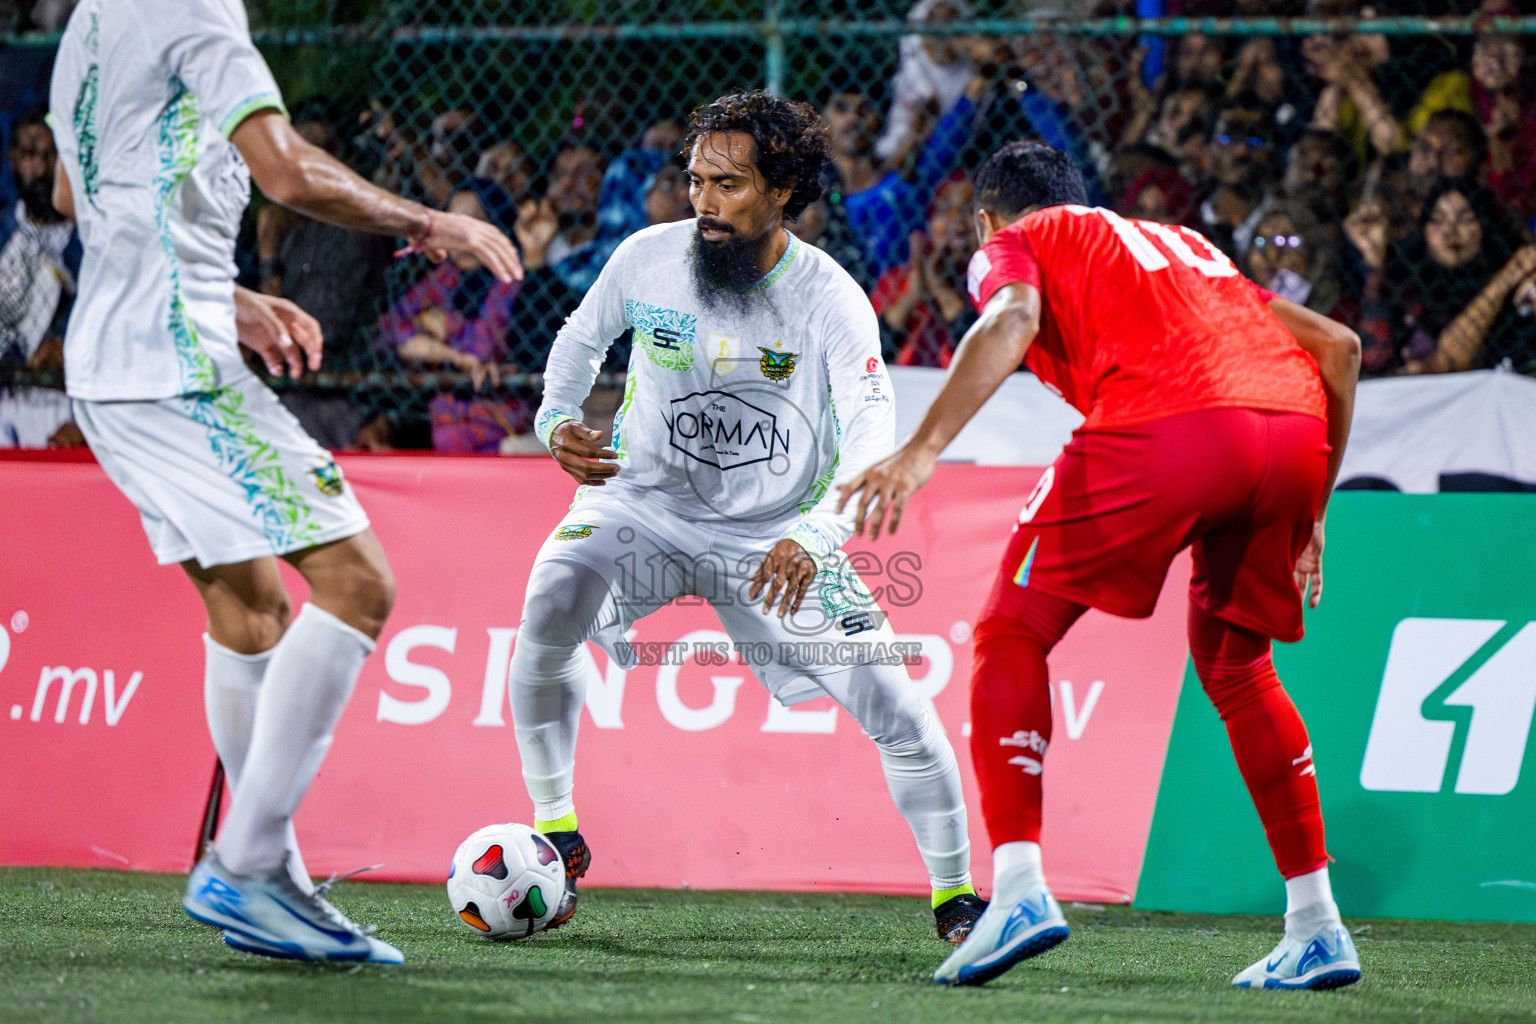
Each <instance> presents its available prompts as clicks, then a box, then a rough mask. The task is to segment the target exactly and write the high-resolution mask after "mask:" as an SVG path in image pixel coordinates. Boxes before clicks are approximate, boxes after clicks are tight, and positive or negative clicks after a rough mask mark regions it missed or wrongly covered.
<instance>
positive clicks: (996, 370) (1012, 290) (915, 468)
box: [837, 284, 1040, 539]
mask: <svg viewBox="0 0 1536 1024" xmlns="http://www.w3.org/2000/svg"><path fill="white" fill-rule="evenodd" d="M1039 330H1040V293H1039V292H1038V291H1037V290H1036V289H1035V288H1034V287H1033V286H1032V285H1027V284H1010V285H1006V286H1005V287H1003V288H1001V289H999V290H998V292H997V293H996V294H995V295H993V296H992V298H991V300H989V301H988V302H987V308H986V309H984V310H983V311H982V314H981V319H980V320H977V321H976V324H975V326H973V327H972V328H971V329H970V330H969V331H967V332H966V334H965V338H964V339H963V340H962V341H961V342H960V351H959V352H958V353H957V354H956V356H955V361H954V362H953V363H952V364H950V368H949V378H948V379H947V380H946V381H945V382H944V387H943V388H942V389H941V390H940V391H939V396H938V397H937V398H935V399H934V400H933V405H931V406H929V408H928V413H927V415H926V416H924V417H923V422H922V424H921V425H920V426H919V427H918V428H917V433H915V434H913V435H912V439H911V440H910V441H908V442H907V443H906V444H904V445H902V446H901V447H900V448H898V449H897V450H896V451H895V452H894V453H893V454H891V455H890V456H888V457H886V458H884V459H881V460H880V461H879V462H877V463H875V464H874V465H873V466H870V467H869V468H868V469H865V470H864V471H863V472H861V473H859V474H858V475H857V476H855V477H854V478H853V479H851V480H849V481H848V482H847V483H843V484H838V485H837V490H838V494H839V497H838V502H837V511H838V513H839V514H841V513H842V511H843V509H844V507H845V506H847V504H848V502H849V501H850V500H852V499H853V496H854V495H855V494H857V495H858V496H859V501H858V505H857V507H856V508H855V510H854V517H853V532H854V534H855V535H862V534H863V533H864V528H865V526H866V525H867V526H868V527H869V536H870V537H871V538H872V539H873V538H878V537H879V536H880V529H881V525H882V524H883V523H886V522H887V520H888V522H889V531H890V532H891V533H895V532H896V527H897V526H899V525H900V523H901V516H902V512H903V510H904V509H905V508H906V503H907V499H908V498H910V497H911V496H912V495H913V494H914V493H916V492H917V490H918V488H920V487H922V486H923V484H925V483H926V482H927V481H928V478H929V477H930V476H932V475H933V467H934V463H936V462H937V461H938V458H939V454H940V453H941V452H943V451H944V449H945V448H947V447H949V443H950V442H951V441H953V440H954V439H955V435H956V434H958V433H960V429H961V428H962V427H964V426H965V425H966V423H968V422H970V419H971V417H972V416H975V415H976V410H978V409H980V408H981V407H982V405H983V404H984V403H985V402H986V400H987V399H989V398H991V397H992V395H993V393H994V392H996V391H997V389H998V387H1000V386H1001V385H1002V383H1003V381H1005V380H1007V379H1008V376H1009V374H1011V373H1013V372H1014V371H1015V370H1017V369H1018V368H1019V364H1020V363H1021V362H1023V361H1024V353H1026V352H1028V351H1029V346H1030V345H1031V344H1032V343H1033V342H1034V340H1035V335H1036V334H1037V333H1038V332H1039Z"/></svg>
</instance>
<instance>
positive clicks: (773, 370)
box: [757, 345, 800, 380]
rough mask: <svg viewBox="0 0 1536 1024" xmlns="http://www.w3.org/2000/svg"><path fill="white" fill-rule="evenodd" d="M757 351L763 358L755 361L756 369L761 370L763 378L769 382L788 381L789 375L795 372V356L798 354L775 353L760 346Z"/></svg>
mask: <svg viewBox="0 0 1536 1024" xmlns="http://www.w3.org/2000/svg"><path fill="white" fill-rule="evenodd" d="M757 350H758V351H759V352H761V353H762V354H763V358H761V359H759V360H758V361H757V366H758V369H760V370H762V371H763V376H764V377H767V378H768V379H769V380H788V379H789V375H790V374H792V373H794V372H795V356H797V355H799V354H800V353H798V352H775V351H773V350H772V349H766V348H763V347H762V346H761V345H759V346H758V347H757Z"/></svg>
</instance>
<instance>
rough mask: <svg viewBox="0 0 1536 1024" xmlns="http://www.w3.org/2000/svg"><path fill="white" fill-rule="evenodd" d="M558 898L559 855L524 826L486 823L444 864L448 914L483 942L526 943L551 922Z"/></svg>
mask: <svg viewBox="0 0 1536 1024" xmlns="http://www.w3.org/2000/svg"><path fill="white" fill-rule="evenodd" d="M563 895H565V862H564V861H562V860H561V859H560V851H558V850H556V849H555V847H554V845H553V844H551V843H550V841H549V840H548V839H545V838H544V837H543V836H541V835H539V834H538V833H537V832H535V831H534V830H533V829H531V828H529V827H528V826H527V825H516V824H513V823H511V822H507V823H505V824H501V825H487V826H486V827H485V828H482V829H481V830H480V831H478V832H476V833H474V834H473V835H471V836H470V837H469V838H468V839H466V840H464V842H463V843H461V844H460V845H459V849H458V851H457V852H456V853H455V854H454V855H453V863H451V864H449V865H448V901H449V903H451V904H452V906H453V911H454V913H456V914H458V915H459V920H461V921H463V922H464V924H465V925H466V926H467V927H468V928H470V929H472V930H473V931H475V932H477V933H479V934H481V935H484V936H485V937H486V938H489V939H526V938H527V937H528V936H530V935H532V934H533V933H534V932H536V931H538V930H540V929H541V928H543V927H544V926H545V925H547V924H549V922H550V921H551V920H553V919H554V916H555V912H556V911H557V910H559V908H560V898H561V897H562V896H563Z"/></svg>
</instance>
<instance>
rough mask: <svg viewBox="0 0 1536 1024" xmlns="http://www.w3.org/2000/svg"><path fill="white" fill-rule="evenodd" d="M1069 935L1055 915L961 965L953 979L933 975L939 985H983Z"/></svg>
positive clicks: (1055, 945)
mask: <svg viewBox="0 0 1536 1024" xmlns="http://www.w3.org/2000/svg"><path fill="white" fill-rule="evenodd" d="M1071 934H1072V931H1071V929H1070V928H1068V927H1067V922H1066V921H1064V920H1062V919H1060V918H1057V919H1055V920H1051V921H1041V922H1040V923H1039V924H1037V925H1035V926H1034V927H1033V928H1030V929H1028V930H1026V931H1024V932H1022V933H1020V934H1019V935H1016V936H1014V938H1013V940H1012V941H1011V942H1009V943H1008V944H1007V945H1006V946H1003V947H1002V948H1000V949H996V950H994V951H992V952H991V953H988V954H987V955H986V956H984V957H982V958H981V959H980V960H977V961H976V962H975V963H973V964H965V965H963V966H961V967H960V968H959V969H958V970H957V971H956V972H955V976H954V977H953V978H934V979H933V980H934V982H935V983H937V984H939V985H983V984H986V983H987V982H989V981H991V980H992V979H993V978H996V977H997V976H998V975H1000V974H1005V973H1007V971H1008V970H1009V969H1010V968H1012V967H1013V966H1014V965H1015V964H1018V963H1020V962H1021V961H1024V960H1028V959H1029V958H1030V957H1036V956H1039V955H1040V954H1041V953H1044V952H1046V951H1047V950H1051V949H1055V948H1056V947H1057V946H1059V945H1061V944H1062V943H1063V942H1065V941H1067V938H1068V937H1069V936H1070V935H1071Z"/></svg>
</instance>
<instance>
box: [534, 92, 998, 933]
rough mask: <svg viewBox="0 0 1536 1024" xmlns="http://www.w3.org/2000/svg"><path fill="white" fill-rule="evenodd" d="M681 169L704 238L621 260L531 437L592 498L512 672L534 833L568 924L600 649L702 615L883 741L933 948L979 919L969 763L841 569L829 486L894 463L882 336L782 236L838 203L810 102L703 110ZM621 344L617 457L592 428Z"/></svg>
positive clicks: (626, 251) (569, 350)
mask: <svg viewBox="0 0 1536 1024" xmlns="http://www.w3.org/2000/svg"><path fill="white" fill-rule="evenodd" d="M684 152H685V154H686V155H687V157H688V161H689V163H688V177H689V182H690V195H691V198H692V201H693V207H694V210H695V212H696V213H697V215H698V217H697V220H693V221H683V222H679V223H673V224H665V225H657V226H655V227H652V228H648V229H646V230H644V231H641V232H639V233H638V234H636V235H634V236H632V237H631V238H629V239H628V240H626V241H625V242H624V244H623V245H621V246H620V247H619V248H618V250H617V251H616V252H615V253H614V255H613V257H612V259H610V260H609V262H608V264H607V266H606V267H605V268H604V270H603V272H602V275H601V276H600V277H599V278H598V280H597V283H596V284H595V285H594V286H593V288H592V290H591V291H590V292H588V293H587V295H586V297H585V298H584V299H583V300H582V302H581V305H580V306H579V307H578V308H577V309H576V311H575V312H574V313H573V314H572V315H571V317H570V319H569V320H568V321H567V322H566V324H565V326H564V327H563V328H562V329H561V331H560V333H559V335H558V336H557V337H556V339H555V343H554V346H553V349H552V350H551V352H550V355H549V360H548V368H547V369H546V371H545V375H544V402H543V405H542V406H541V408H540V410H539V413H538V417H537V421H536V422H537V430H538V432H539V436H540V437H541V438H542V439H543V440H544V442H545V444H546V445H548V446H549V448H550V451H551V452H552V454H553V455H554V456H555V458H556V459H557V460H558V461H559V463H560V465H561V466H562V467H563V468H564V469H565V470H566V472H568V473H570V475H571V476H573V477H575V479H576V480H577V481H578V482H579V483H580V484H582V486H581V487H580V488H579V489H578V491H577V494H576V500H575V502H574V503H573V504H572V505H571V510H570V512H569V514H568V515H567V516H566V517H565V519H564V520H563V521H562V522H561V523H560V525H559V526H558V527H557V528H556V529H555V531H554V532H553V533H552V534H551V535H550V537H549V539H548V540H547V541H546V542H545V544H544V546H543V548H542V549H541V550H540V552H539V555H538V559H537V561H536V562H535V564H534V567H533V570H532V572H531V574H530V577H529V580H528V587H527V591H526V597H525V603H524V605H523V617H522V625H521V627H520V628H519V630H518V635H517V647H516V650H515V652H514V654H513V657H512V665H511V680H512V712H513V718H514V719H515V726H516V735H517V744H518V751H519V753H520V754H521V755H522V767H523V779H524V782H525V783H526V785H527V787H528V793H529V796H530V797H531V798H532V800H533V804H534V817H535V827H536V828H538V829H539V831H540V832H542V833H544V834H545V835H546V836H547V837H548V838H549V839H550V840H551V841H552V842H553V843H554V844H555V845H556V846H557V847H558V848H559V849H560V851H561V853H562V855H563V857H564V860H565V865H566V877H567V887H566V889H567V891H566V895H565V897H564V899H563V900H562V903H561V906H560V908H559V910H558V912H557V915H556V917H555V920H554V922H553V924H552V925H551V927H554V926H558V925H559V924H562V923H564V922H565V921H566V920H569V919H570V917H571V915H572V914H574V913H575V911H576V879H577V878H579V877H581V876H582V875H583V874H585V872H586V869H587V866H588V864H589V863H590V861H591V853H590V851H589V849H588V847H587V844H586V842H585V840H584V839H583V838H582V836H581V833H580V832H579V831H577V817H576V805H575V800H574V795H573V773H574V769H575V759H576V731H577V724H578V721H579V715H580V711H581V707H582V703H583V697H584V692H585V685H586V683H585V671H586V668H587V664H586V662H585V661H584V658H583V654H582V645H583V644H584V643H585V642H586V641H587V640H593V641H595V642H597V643H598V644H599V645H600V646H602V647H603V648H604V649H605V650H607V651H608V653H609V656H610V657H612V658H615V659H617V661H618V662H619V663H620V664H625V665H633V664H635V663H636V660H637V658H636V652H635V649H634V648H632V647H631V646H630V645H629V644H628V642H627V640H626V633H627V632H628V631H629V628H630V626H631V625H632V624H633V623H634V622H636V621H637V620H639V619H640V618H642V617H643V616H645V615H647V614H649V613H650V612H652V611H655V610H656V609H657V608H660V607H661V606H662V605H664V604H667V603H668V602H669V601H671V600H672V599H673V598H676V597H681V596H685V595H688V596H694V597H702V598H705V599H707V600H708V601H709V602H710V603H711V604H712V605H713V606H714V608H715V611H716V614H718V615H719V617H720V621H721V624H722V625H723V626H724V627H725V630H726V632H727V633H728V634H729V636H730V638H731V639H732V641H734V644H735V647H736V651H737V656H738V658H740V657H741V654H742V652H749V653H750V655H751V657H749V658H748V659H747V660H746V663H747V664H750V665H751V667H752V669H753V670H754V672H755V673H756V675H757V677H758V679H759V680H760V681H761V682H762V683H763V685H764V686H765V687H767V689H768V690H769V691H770V693H772V694H773V696H774V697H775V698H777V699H778V700H779V701H780V702H781V703H783V704H785V705H792V704H795V703H798V702H800V701H804V700H809V699H811V698H813V697H820V696H823V695H830V696H831V697H832V698H833V699H834V700H836V701H837V702H838V703H839V704H840V705H842V706H843V707H844V708H846V709H847V710H848V711H849V713H850V714H852V716H853V717H854V718H855V719H856V720H857V721H858V723H859V724H860V725H861V726H862V727H863V728H864V731H865V732H866V733H868V734H869V736H870V737H871V738H872V739H873V740H874V741H875V744H876V746H877V747H878V748H879V752H880V760H881V764H882V766H883V768H884V770H885V777H886V782H887V784H888V785H889V788H890V791H891V796H892V798H893V800H894V801H895V803H896V806H897V808H898V809H899V810H900V811H901V813H902V814H903V815H904V816H905V817H906V819H907V823H908V824H909V825H910V826H911V829H912V833H913V836H914V837H915V838H916V840H917V846H918V850H919V852H920V853H921V854H922V857H923V860H924V862H925V864H926V866H927V869H928V875H929V882H930V885H931V886H932V889H933V907H934V912H935V918H936V923H937V927H938V932H939V936H940V937H941V938H944V939H948V940H950V941H952V942H959V941H962V940H963V939H964V938H965V936H966V935H967V934H969V932H970V927H971V924H972V922H973V921H974V920H975V919H976V918H977V917H979V916H980V913H981V911H982V909H983V908H984V904H983V903H982V901H981V900H980V899H978V898H977V896H976V893H975V890H974V889H973V888H972V886H971V878H970V848H969V842H968V840H967V838H966V818H965V804H964V801H963V798H962V796H961V790H960V777H959V772H958V769H957V767H956V764H955V755H954V752H953V750H952V749H951V748H950V745H949V741H948V740H947V739H946V738H945V736H944V732H943V729H942V728H941V727H940V725H939V723H938V721H937V719H936V717H935V716H934V714H933V712H932V709H931V708H930V706H929V705H928V703H927V702H926V701H924V700H923V699H922V698H921V697H920V695H919V694H918V692H917V688H916V687H915V685H914V684H913V683H912V681H911V679H910V678H909V677H908V675H907V672H906V669H905V667H904V665H903V662H902V657H903V654H904V653H908V652H903V651H902V649H901V647H902V645H900V644H897V643H896V642H895V636H894V634H893V633H892V632H891V629H890V626H889V625H888V624H887V623H886V622H885V618H884V615H883V614H882V613H881V612H880V610H879V608H878V607H876V606H875V604H874V601H873V600H872V598H871V597H870V595H869V592H868V591H867V590H865V589H864V588H863V586H862V584H861V583H860V582H859V581H858V577H857V575H856V574H855V573H854V572H853V570H852V568H851V567H850V566H849V565H848V563H847V559H846V557H844V556H843V555H842V553H841V551H840V550H839V549H840V548H841V547H842V545H843V543H844V542H845V541H846V540H847V539H848V537H849V535H850V533H851V532H852V519H851V518H850V517H849V516H845V515H839V514H838V513H837V512H836V510H835V508H834V504H835V494H834V493H833V491H832V489H831V485H832V484H833V483H834V482H835V481H836V480H838V479H839V474H840V473H842V472H844V471H845V470H847V469H849V468H851V467H854V466H859V465H862V464H863V463H864V462H866V461H868V460H869V459H870V458H873V457H877V456H879V455H881V454H883V453H886V452H889V451H890V450H891V449H892V448H893V447H894V443H895V437H894V432H895V418H894V410H893V407H892V401H891V394H890V382H889V378H888V376H887V374H886V371H885V364H884V363H883V362H882V360H881V357H880V336H879V329H878V325H877V323H876V319H875V313H874V310H873V309H872V308H871V306H870V304H869V300H868V299H867V298H866V297H865V296H864V293H863V292H862V291H861V290H860V288H859V287H858V285H857V284H855V283H854V281H853V279H852V278H850V277H849V276H848V274H847V273H846V272H845V271H844V270H843V269H842V268H841V267H839V266H838V265H837V264H836V263H835V262H833V260H832V259H831V258H830V257H829V256H827V255H826V254H824V253H822V252H821V251H820V250H819V249H817V248H815V247H813V246H810V245H806V244H803V243H802V242H800V241H799V240H798V239H796V238H795V237H794V236H793V235H791V234H790V233H789V232H788V231H787V230H786V229H785V227H784V222H785V221H786V220H793V219H794V218H795V217H796V216H798V215H799V214H800V212H801V211H803V210H804V209H805V208H806V207H807V206H808V205H809V204H811V203H813V202H815V201H816V200H817V199H818V198H820V197H821V194H822V191H823V189H822V180H823V174H824V173H825V170H826V168H827V166H828V163H829V154H828V145H827V139H826V128H825V127H824V126H823V125H822V123H821V121H820V119H819V118H818V117H817V115H816V113H815V111H814V110H812V109H811V108H810V107H809V106H808V105H806V104H803V103H791V102H788V101H786V100H782V99H778V98H776V97H773V96H770V95H768V94H766V93H752V94H746V95H733V96H725V97H722V98H721V99H719V100H717V101H716V102H714V103H711V104H708V105H706V106H704V107H700V108H699V109H698V110H696V111H695V112H694V114H693V117H692V119H691V122H690V124H689V130H688V134H687V138H686V141H685V145H684ZM626 329H629V330H632V331H633V338H634V345H633V350H632V352H631V356H630V362H629V371H628V375H627V377H626V381H625V386H624V397H623V404H622V406H621V408H620V409H619V412H618V415H617V417H616V419H615V421H614V425H613V438H612V446H611V447H610V448H604V447H602V446H601V445H600V444H599V443H598V440H599V437H600V435H599V434H598V432H597V431H595V430H592V429H591V428H589V427H587V426H586V425H585V424H583V422H582V419H581V407H582V403H583V401H584V400H585V399H586V397H587V394H588V392H589V391H590V390H591V388H592V384H593V381H594V379H595V378H596V375H597V371H598V368H599V367H600V366H601V364H602V360H603V357H604V354H605V353H606V352H607V349H608V346H609V345H610V344H611V343H612V342H613V341H614V339H616V338H617V337H618V336H619V335H620V334H622V333H623V332H624V331H625V330H626Z"/></svg>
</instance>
